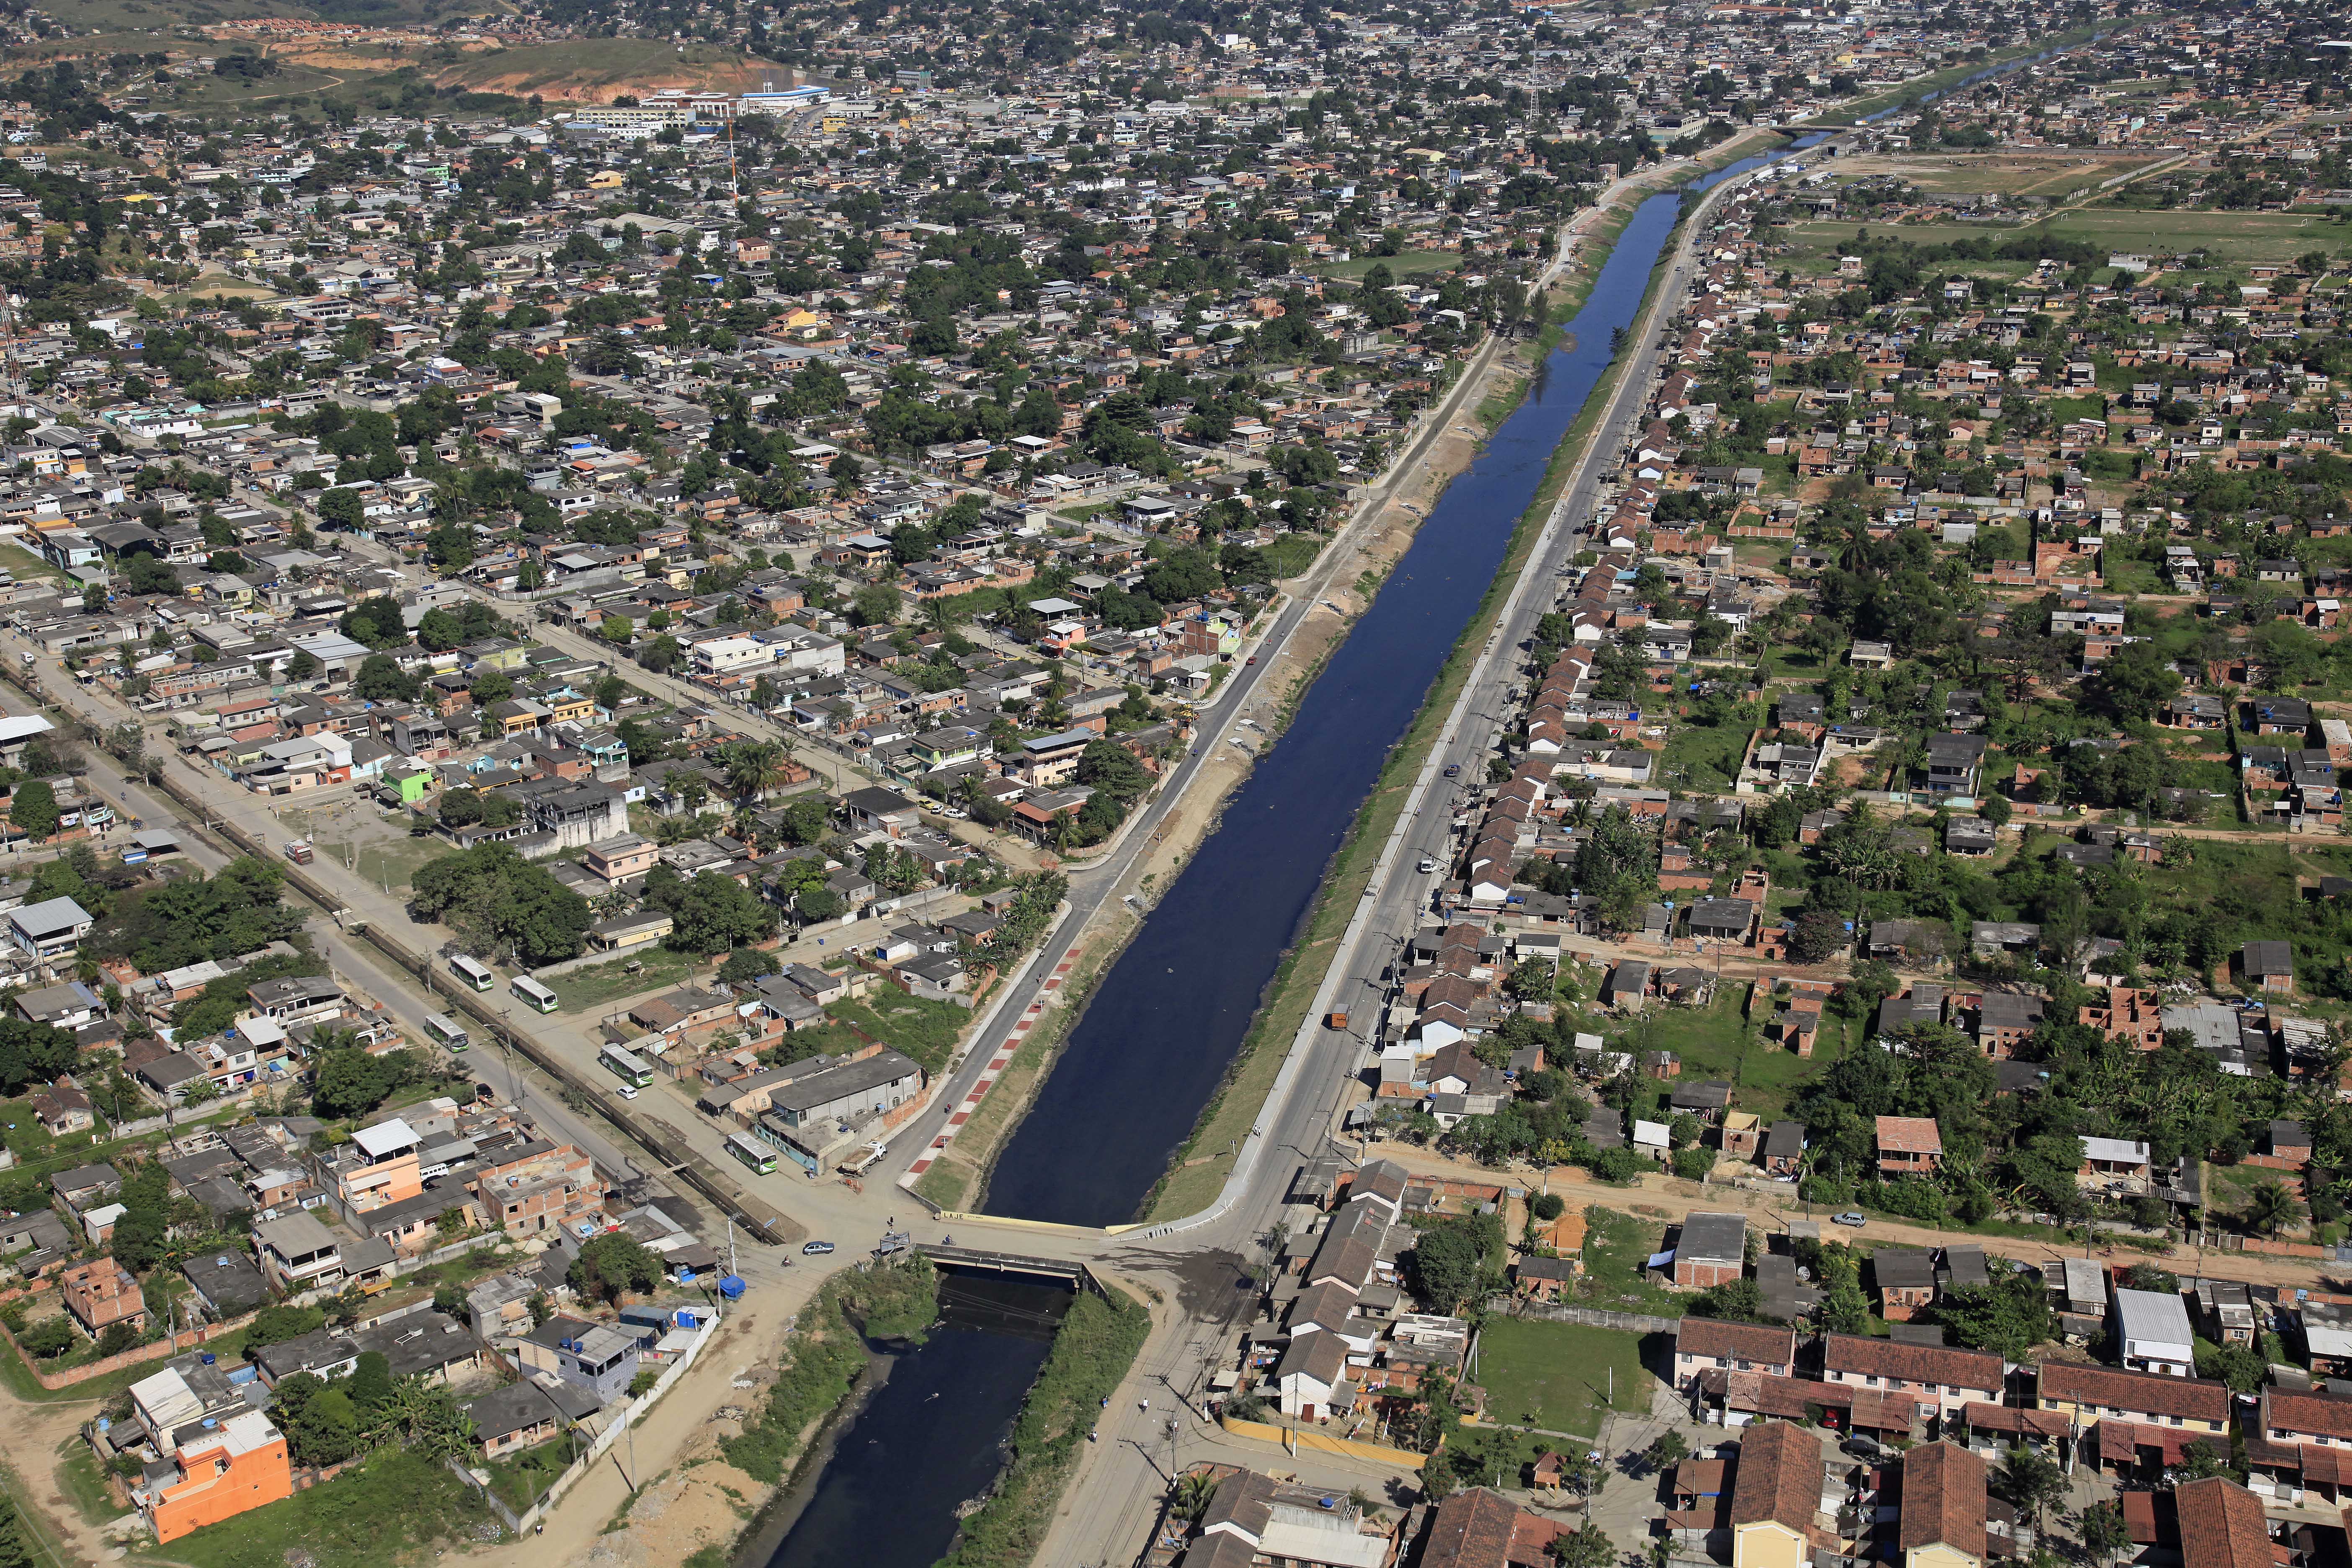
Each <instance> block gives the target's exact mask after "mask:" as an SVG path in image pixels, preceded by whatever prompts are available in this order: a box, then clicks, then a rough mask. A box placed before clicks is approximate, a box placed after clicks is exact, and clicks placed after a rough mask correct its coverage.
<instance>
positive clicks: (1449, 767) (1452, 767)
mask: <svg viewBox="0 0 2352 1568" xmlns="http://www.w3.org/2000/svg"><path fill="white" fill-rule="evenodd" d="M1445 776H1446V777H1447V778H1450V779H1458V778H1460V777H1461V776H1462V764H1461V763H1446V764H1445Z"/></svg>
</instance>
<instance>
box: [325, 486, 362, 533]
mask: <svg viewBox="0 0 2352 1568" xmlns="http://www.w3.org/2000/svg"><path fill="white" fill-rule="evenodd" d="M319 521H320V522H322V523H325V524H326V525H327V526H328V527H329V528H341V529H357V528H358V527H359V526H360V524H361V523H362V522H363V521H366V508H365V507H364V506H363V505H362V503H361V500H360V492H359V491H357V490H355V489H351V488H350V487H348V486H342V487H338V488H337V489H331V490H327V491H324V492H323V493H321V494H320V497H319Z"/></svg>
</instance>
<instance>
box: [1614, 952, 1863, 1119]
mask: <svg viewBox="0 0 2352 1568" xmlns="http://www.w3.org/2000/svg"><path fill="white" fill-rule="evenodd" d="M1692 962H1693V963H1696V964H1700V965H1704V963H1706V960H1705V959H1704V958H1702V957H1694V958H1693V960H1692ZM1747 1000H1748V985H1747V984H1746V982H1744V981H1726V982H1725V983H1724V984H1723V985H1722V987H1721V988H1720V989H1719V990H1718V991H1717V993H1716V997H1715V1000H1714V1001H1712V1002H1710V1003H1709V1004H1707V1005H1706V1006H1705V1007H1677V1006H1673V1005H1652V1006H1651V1007H1650V1008H1649V1009H1648V1010H1647V1011H1646V1012H1644V1013H1643V1015H1642V1016H1641V1017H1639V1018H1636V1019H1633V1020H1631V1021H1630V1022H1627V1023H1624V1024H1612V1026H1610V1027H1609V1028H1608V1029H1607V1031H1606V1032H1607V1033H1608V1034H1609V1035H1610V1036H1611V1037H1612V1043H1613V1044H1615V1045H1616V1046H1617V1047H1618V1048H1620V1049H1622V1050H1632V1051H1672V1052H1674V1053H1675V1055H1676V1056H1678V1057H1680V1058H1682V1063H1683V1072H1682V1080H1681V1081H1683V1082H1685V1083H1692V1082H1700V1081H1704V1080H1706V1079H1721V1080H1723V1081H1724V1082H1727V1083H1729V1084H1731V1085H1732V1086H1733V1089H1734V1093H1733V1095H1732V1097H1731V1104H1732V1109H1733V1110H1752V1111H1754V1112H1756V1113H1757V1114H1758V1115H1759V1116H1761V1117H1763V1118H1764V1119H1765V1120H1766V1121H1771V1120H1772V1119H1774V1118H1775V1117H1777V1116H1779V1115H1780V1113H1781V1112H1782V1111H1783V1110H1786V1109H1787V1108H1788V1103H1789V1100H1790V1097H1791V1096H1792V1095H1794V1094H1795V1093H1796V1091H1797V1089H1798V1086H1799V1085H1801V1084H1803V1083H1804V1082H1806V1081H1807V1080H1808V1079H1812V1078H1814V1077H1816V1076H1818V1075H1819V1074H1820V1073H1822V1071H1823V1070H1825V1069H1826V1068H1828V1066H1829V1064H1830V1063H1831V1062H1832V1061H1835V1060H1836V1059H1837V1057H1838V1047H1837V1045H1836V1044H1835V1042H1834V1041H1833V1040H1832V1037H1830V1036H1829V1034H1828V1032H1827V1031H1826V1029H1825V1030H1824V1032H1823V1035H1822V1039H1821V1041H1820V1042H1819V1043H1817V1044H1816V1045H1815V1046H1814V1048H1813V1054H1812V1056H1811V1057H1810V1058H1804V1057H1799V1056H1797V1055H1796V1054H1795V1053H1793V1052H1791V1051H1789V1050H1785V1049H1783V1048H1782V1047H1780V1044H1779V1043H1778V1042H1776V1041H1772V1040H1767V1039H1765V1038H1763V1037H1762V1035H1761V1033H1760V1032H1759V1031H1760V1028H1761V1026H1762V1025H1763V1024H1764V1022H1765V1021H1766V1020H1765V1019H1764V1018H1763V1017H1761V1016H1759V1017H1756V1018H1753V1019H1751V1018H1749V1017H1748V1016H1747V1011H1746V1009H1747ZM1644 1089H1646V1090H1647V1103H1646V1104H1644V1103H1643V1102H1641V1101H1637V1102H1636V1106H1635V1109H1636V1111H1637V1113H1640V1114H1647V1113H1648V1111H1649V1110H1650V1109H1651V1108H1652V1107H1653V1106H1655V1105H1659V1104H1663V1103H1664V1100H1665V1099H1666V1097H1667V1095H1668V1094H1670V1093H1671V1092H1672V1089H1673V1085H1672V1084H1669V1083H1660V1082H1649V1083H1646V1084H1645V1085H1644Z"/></svg>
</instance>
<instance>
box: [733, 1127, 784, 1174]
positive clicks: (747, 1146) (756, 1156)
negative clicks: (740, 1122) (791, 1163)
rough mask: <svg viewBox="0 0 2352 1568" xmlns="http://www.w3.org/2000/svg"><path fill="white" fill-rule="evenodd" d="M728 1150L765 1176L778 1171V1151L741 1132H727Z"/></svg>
mask: <svg viewBox="0 0 2352 1568" xmlns="http://www.w3.org/2000/svg"><path fill="white" fill-rule="evenodd" d="M727 1152H729V1153H730V1154H732V1155H734V1156H735V1157H736V1158H737V1159H738V1160H740V1161H742V1162H743V1163H745V1164H746V1165H749V1166H751V1169H753V1170H754V1171H757V1172H758V1173H760V1174H761V1175H763V1176H772V1175H774V1174H775V1173H776V1152H775V1151H774V1150H773V1149H771V1148H769V1147H768V1146H767V1145H766V1144H765V1143H761V1142H758V1141H756V1140H754V1139H751V1138H747V1137H745V1136H744V1135H743V1134H742V1133H740V1132H730V1133H729V1134H727Z"/></svg>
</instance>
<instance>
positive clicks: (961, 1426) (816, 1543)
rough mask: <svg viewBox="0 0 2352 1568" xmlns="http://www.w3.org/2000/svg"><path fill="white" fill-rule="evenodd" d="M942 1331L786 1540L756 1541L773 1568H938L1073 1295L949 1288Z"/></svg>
mask: <svg viewBox="0 0 2352 1568" xmlns="http://www.w3.org/2000/svg"><path fill="white" fill-rule="evenodd" d="M1069 1301H1070V1293H1069V1292H1068V1291H1067V1290H1066V1289H1054V1288H1051V1287H1047V1286H1041V1285H1024V1284H1021V1283H1017V1282H1013V1281H1009V1280H1003V1279H982V1280H971V1281H966V1280H961V1279H941V1281H940V1308H941V1311H942V1317H941V1321H940V1326H939V1327H937V1328H935V1329H933V1330H932V1331H931V1333H930V1337H929V1341H928V1342H926V1343H925V1344H924V1345H923V1346H922V1347H921V1348H920V1349H919V1350H916V1351H913V1352H908V1353H906V1354H903V1355H899V1356H897V1357H895V1358H894V1359H893V1360H892V1362H891V1363H890V1367H889V1372H888V1375H887V1379H886V1380H885V1381H884V1382H883V1384H882V1385H881V1386H880V1387H879V1388H877V1389H876V1390H875V1391H874V1393H873V1394H872V1396H871V1397H870V1398H869V1399H867V1400H866V1404H865V1405H863V1406H861V1407H860V1408H859V1410H858V1412H857V1414H856V1415H854V1416H852V1417H851V1418H850V1421H849V1424H848V1425H847V1426H845V1427H843V1428H842V1430H841V1432H840V1435H839V1436H838V1437H837V1438H836V1440H835V1445H834V1451H833V1455H832V1457H831V1458H828V1459H827V1460H826V1461H825V1465H824V1470H823V1471H822V1472H820V1473H819V1475H818V1477H817V1479H816V1483H815V1486H814V1489H813V1490H812V1491H811V1492H810V1493H809V1495H808V1500H807V1503H806V1505H805V1506H804V1507H803V1509H802V1510H801V1511H800V1513H799V1515H798V1517H797V1518H795V1519H794V1520H793V1522H792V1524H791V1525H790V1526H789V1528H787V1529H786V1530H785V1531H784V1533H783V1536H782V1540H780V1541H777V1542H775V1543H774V1544H773V1545H772V1546H769V1545H767V1544H766V1543H765V1542H763V1541H761V1539H760V1536H759V1533H757V1532H755V1534H754V1537H753V1540H752V1541H751V1543H750V1544H749V1545H748V1546H747V1547H746V1549H745V1552H744V1555H743V1558H742V1561H743V1562H744V1563H747V1564H757V1563H765V1564H766V1568H931V1564H933V1563H937V1562H938V1561H939V1560H940V1558H941V1557H943V1556H945V1555H946V1554H947V1550H948V1547H949V1546H950V1544H952V1543H953V1542H954V1540H955V1532H956V1523H957V1520H956V1511H955V1510H956V1506H957V1505H958V1504H959V1503H961V1502H964V1501H965V1500H968V1499H971V1498H976V1497H978V1496H980V1495H981V1494H982V1493H983V1492H985V1491H987V1490H988V1488H989V1485H990V1483H991V1482H992V1481H994V1480H995V1479H996V1474H997V1471H998V1470H999V1469H1001V1468H1003V1458H1004V1455H1003V1444H1004V1441H1005V1439H1006V1438H1007V1437H1008V1436H1011V1435H1012V1431H1013V1419H1014V1417H1016V1416H1017V1415H1020V1414H1021V1402H1022V1401H1023V1400H1024V1398H1026V1397H1027V1396H1028V1393H1029V1385H1030V1384H1032V1383H1034V1382H1035V1381H1036V1378H1037V1369H1038V1368H1039V1367H1040V1366H1042V1365H1044V1364H1045V1352H1046V1351H1047V1350H1048V1349H1050V1348H1051V1346H1052V1342H1053V1326H1054V1324H1055V1323H1056V1322H1058V1321H1060V1318H1061V1314H1062V1312H1063V1311H1064V1310H1066V1308H1067V1307H1068V1305H1069Z"/></svg>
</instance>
